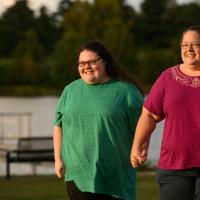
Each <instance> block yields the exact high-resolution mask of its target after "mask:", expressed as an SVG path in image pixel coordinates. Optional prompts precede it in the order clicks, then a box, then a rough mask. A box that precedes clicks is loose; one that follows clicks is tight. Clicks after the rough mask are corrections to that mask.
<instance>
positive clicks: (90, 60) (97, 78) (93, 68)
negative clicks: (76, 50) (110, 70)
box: [78, 50, 110, 84]
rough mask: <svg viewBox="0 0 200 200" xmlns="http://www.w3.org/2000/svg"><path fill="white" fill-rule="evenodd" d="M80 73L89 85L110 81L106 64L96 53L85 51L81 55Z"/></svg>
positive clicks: (79, 62)
mask: <svg viewBox="0 0 200 200" xmlns="http://www.w3.org/2000/svg"><path fill="white" fill-rule="evenodd" d="M78 71H79V74H80V76H81V78H82V79H83V80H84V81H85V82H86V83H88V84H97V83H104V82H106V81H108V80H109V79H110V76H109V75H108V74H107V72H106V68H105V62H104V61H103V59H102V58H101V57H99V56H98V55H97V54H96V53H95V52H93V51H89V50H83V51H82V52H81V53H80V55H79V61H78Z"/></svg>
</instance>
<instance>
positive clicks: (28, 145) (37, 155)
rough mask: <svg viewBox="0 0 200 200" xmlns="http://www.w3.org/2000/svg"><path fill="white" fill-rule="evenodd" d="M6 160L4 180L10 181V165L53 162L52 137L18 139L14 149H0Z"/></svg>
mask: <svg viewBox="0 0 200 200" xmlns="http://www.w3.org/2000/svg"><path fill="white" fill-rule="evenodd" d="M0 151H3V152H4V155H5V159H6V179H10V164H11V163H26V162H31V163H32V162H34V163H36V162H53V161H54V154H53V139H52V137H26V138H18V141H17V145H16V147H15V148H8V147H6V146H4V147H1V146H0Z"/></svg>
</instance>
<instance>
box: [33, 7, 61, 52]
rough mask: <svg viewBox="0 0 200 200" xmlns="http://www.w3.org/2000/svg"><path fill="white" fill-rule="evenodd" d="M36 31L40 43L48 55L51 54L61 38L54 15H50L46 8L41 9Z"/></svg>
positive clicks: (36, 21)
mask: <svg viewBox="0 0 200 200" xmlns="http://www.w3.org/2000/svg"><path fill="white" fill-rule="evenodd" d="M35 31H36V32H37V35H38V39H39V42H40V43H41V44H42V45H43V46H44V48H45V51H46V54H47V55H48V54H50V53H51V52H52V51H53V48H54V45H55V43H56V41H57V40H58V38H59V36H60V29H59V27H57V24H56V19H55V17H54V15H50V14H48V10H47V8H46V7H45V6H42V7H41V8H40V12H39V15H38V16H37V18H36V19H35Z"/></svg>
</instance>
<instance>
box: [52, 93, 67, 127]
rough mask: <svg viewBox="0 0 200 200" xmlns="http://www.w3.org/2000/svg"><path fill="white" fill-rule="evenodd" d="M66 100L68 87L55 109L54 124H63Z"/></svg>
mask: <svg viewBox="0 0 200 200" xmlns="http://www.w3.org/2000/svg"><path fill="white" fill-rule="evenodd" d="M65 102H66V89H65V90H64V91H63V92H62V94H61V96H60V99H59V102H58V105H57V107H56V111H55V118H54V126H60V127H61V126H62V117H63V108H64V105H65Z"/></svg>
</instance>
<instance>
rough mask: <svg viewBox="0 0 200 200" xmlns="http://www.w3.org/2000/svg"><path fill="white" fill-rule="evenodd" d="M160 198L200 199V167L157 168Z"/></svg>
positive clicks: (173, 199)
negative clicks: (185, 168)
mask: <svg viewBox="0 0 200 200" xmlns="http://www.w3.org/2000/svg"><path fill="white" fill-rule="evenodd" d="M156 179H157V181H158V183H159V186H160V200H200V168H192V169H187V170H161V169H157V171H156Z"/></svg>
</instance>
